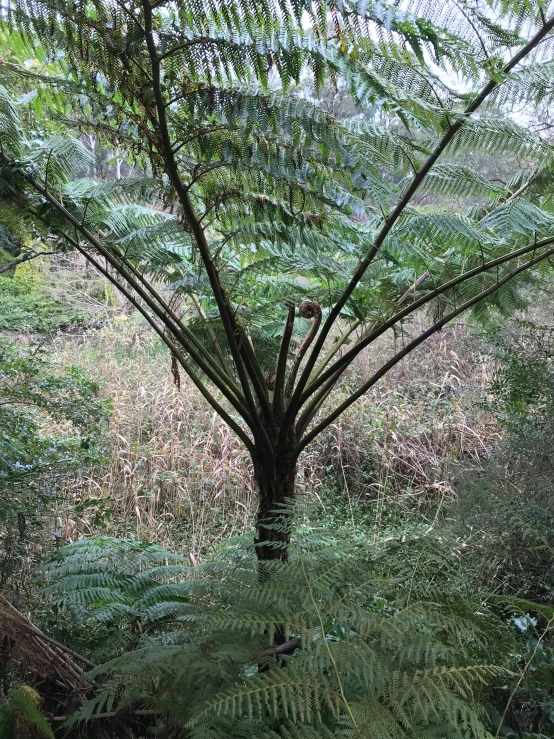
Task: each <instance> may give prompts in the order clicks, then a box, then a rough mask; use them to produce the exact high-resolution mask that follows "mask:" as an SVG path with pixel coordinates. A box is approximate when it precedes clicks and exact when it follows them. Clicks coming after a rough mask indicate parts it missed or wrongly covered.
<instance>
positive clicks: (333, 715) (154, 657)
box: [46, 528, 525, 739]
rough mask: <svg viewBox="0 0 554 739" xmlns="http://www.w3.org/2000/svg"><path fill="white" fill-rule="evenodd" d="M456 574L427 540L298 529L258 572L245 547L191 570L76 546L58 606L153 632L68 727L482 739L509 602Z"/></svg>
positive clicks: (97, 544) (271, 736)
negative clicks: (101, 718) (133, 611)
mask: <svg viewBox="0 0 554 739" xmlns="http://www.w3.org/2000/svg"><path fill="white" fill-rule="evenodd" d="M151 555H153V556H151ZM164 556H165V557H167V564H160V562H161V560H162V559H163V558H164ZM148 560H151V561H150V563H148ZM133 561H134V564H133ZM120 565H121V567H120ZM459 565H460V553H459V552H458V551H457V550H456V547H455V546H453V545H452V544H451V543H449V542H447V541H444V540H441V539H438V538H434V537H433V536H431V535H429V534H427V535H425V534H421V535H419V536H418V535H412V536H410V537H409V538H406V537H401V538H396V537H389V538H388V539H386V540H383V541H378V542H375V543H372V542H370V541H368V539H367V538H365V537H363V536H356V537H352V538H350V539H349V540H345V539H339V538H336V537H330V536H327V535H322V534H320V533H319V532H317V531H314V530H312V529H309V528H304V529H302V530H298V531H296V532H295V535H294V540H293V544H292V547H291V551H290V557H289V562H288V563H283V562H264V563H262V564H260V563H258V562H257V560H256V558H255V555H254V549H253V545H252V544H251V543H250V540H248V539H246V538H244V539H240V540H236V541H233V542H231V544H230V545H228V546H226V547H225V548H224V549H222V551H221V552H220V553H218V554H217V555H216V556H214V557H213V558H212V559H211V560H210V561H208V562H206V563H205V564H202V565H199V566H196V567H187V566H186V565H185V564H184V563H183V562H179V561H178V558H177V557H176V556H175V555H170V554H168V553H166V554H164V553H162V552H161V550H159V549H158V548H157V547H151V545H141V544H137V543H136V542H134V543H132V542H128V541H123V540H116V539H104V538H96V539H89V540H87V541H84V542H78V543H76V544H72V545H70V546H69V547H65V548H64V549H62V550H61V551H60V553H59V554H58V555H57V557H56V558H55V559H54V560H53V561H52V562H51V563H49V564H47V565H46V575H47V577H48V578H49V579H50V584H49V586H48V592H49V593H51V594H52V596H53V597H54V598H55V600H56V602H58V603H63V604H64V605H65V606H68V605H70V606H71V605H72V606H73V607H74V608H78V609H80V613H81V616H85V617H86V619H88V622H89V623H93V622H94V621H95V620H97V619H100V620H102V621H103V622H104V623H106V620H107V619H110V618H111V619H112V621H111V625H112V627H114V628H115V627H117V625H118V624H119V619H120V618H121V613H122V612H125V613H127V609H128V608H129V603H130V602H133V603H134V604H135V607H136V608H138V607H139V604H140V608H141V609H143V610H142V615H141V618H142V620H143V621H144V623H145V624H148V622H149V620H150V622H151V623H154V622H155V623H156V628H155V629H150V630H149V629H148V628H145V629H144V632H143V633H142V635H141V638H140V639H139V640H138V641H137V642H135V644H134V645H133V646H135V647H136V648H135V649H134V650H133V651H129V652H127V653H125V654H123V655H121V656H119V657H116V658H115V659H112V660H111V661H109V662H107V663H106V664H103V665H101V666H100V667H98V668H96V669H95V670H94V671H93V672H92V673H91V676H92V677H94V679H95V680H96V681H97V683H98V685H99V688H98V691H97V692H96V694H95V696H94V697H93V698H92V699H91V700H89V701H88V702H87V703H86V704H85V705H84V706H83V707H82V708H81V709H80V710H79V711H78V712H77V713H76V714H75V715H74V716H73V717H72V718H71V719H70V723H78V722H80V721H87V720H94V716H95V715H97V714H99V713H102V712H110V711H112V712H113V711H117V710H119V709H123V708H125V709H127V710H129V711H133V710H135V709H137V707H140V709H141V710H143V711H144V710H145V709H146V710H147V711H152V715H153V716H154V718H152V721H154V722H158V723H159V724H160V726H161V725H164V726H165V725H166V723H167V724H169V725H171V726H175V727H181V729H182V730H183V731H185V733H184V734H183V735H186V736H187V737H193V738H194V739H206V738H207V737H210V739H211V738H212V737H213V738H214V739H215V737H259V738H260V739H262V738H263V739H277V738H278V737H279V738H280V739H301V738H302V739H304V738H305V739H309V738H311V737H316V736H317V737H337V738H339V737H340V738H341V739H346V738H347V737H372V738H374V737H378V738H382V739H401V738H402V737H406V738H407V737H421V738H423V737H436V738H437V739H439V737H440V738H441V739H445V738H450V737H452V738H453V739H454V738H456V739H457V738H458V737H459V738H460V739H461V737H472V739H478V738H479V737H483V739H485V737H489V736H490V734H489V733H488V729H487V726H488V719H487V715H486V712H485V710H484V708H483V706H482V703H481V698H482V695H483V692H484V691H485V690H486V688H487V686H488V685H490V684H491V683H494V682H495V680H496V679H497V678H499V677H502V678H503V679H506V678H507V677H508V676H509V672H510V670H509V668H510V665H509V664H508V661H507V656H506V655H507V654H509V652H510V650H511V648H512V647H514V643H513V636H512V632H511V631H510V628H509V625H508V623H509V618H508V616H509V613H510V609H511V608H513V607H512V606H508V605H507V604H506V603H504V602H500V601H498V600H495V599H494V598H492V597H491V598H487V597H486V596H485V595H483V594H482V593H476V592H472V591H471V589H470V587H469V586H468V585H467V583H466V582H464V579H463V577H462V574H461V569H460V566H459ZM164 569H166V571H165V572H164ZM519 607H521V608H524V607H525V604H523V603H520V604H519ZM514 608H515V606H514ZM156 618H157V619H158V620H157V621H156V620H155V619H156ZM279 644H281V646H280V647H279V646H277V648H276V647H275V645H279ZM91 717H92V719H91ZM143 728H144V727H143ZM144 731H146V728H144ZM141 736H142V734H141Z"/></svg>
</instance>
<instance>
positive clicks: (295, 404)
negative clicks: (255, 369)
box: [287, 16, 554, 421]
mask: <svg viewBox="0 0 554 739" xmlns="http://www.w3.org/2000/svg"><path fill="white" fill-rule="evenodd" d="M553 28H554V16H553V17H552V18H550V20H549V21H548V22H547V23H545V24H544V25H543V26H542V28H541V29H540V30H539V31H537V33H536V34H535V36H533V38H532V39H531V40H530V41H529V42H528V43H527V44H526V45H525V46H524V47H523V48H522V49H520V51H519V52H518V53H517V54H515V55H514V56H513V57H512V59H511V60H510V61H509V62H508V63H507V64H506V65H505V67H504V69H503V73H504V74H509V72H511V70H512V69H514V67H516V66H517V65H518V64H519V62H520V61H522V60H523V59H525V57H526V56H527V55H528V54H529V53H531V51H533V49H534V48H535V47H536V46H537V45H538V44H540V42H541V41H542V40H543V39H544V38H545V36H546V35H547V34H548V33H550V31H551V30H552V29H553ZM498 86H499V83H498V82H497V81H496V80H490V81H489V82H488V83H487V84H486V85H485V86H484V87H483V89H482V90H481V92H480V93H479V94H478V95H477V96H476V97H475V98H474V100H473V101H472V102H471V103H470V104H469V105H468V106H467V107H466V109H465V110H464V112H463V113H462V114H461V115H460V116H459V117H458V118H457V120H455V121H452V122H451V123H450V124H449V126H448V128H447V130H446V131H445V133H444V134H443V136H442V138H441V140H440V141H439V143H438V144H437V146H436V147H435V149H434V151H433V152H432V154H431V155H430V156H429V157H428V158H427V160H426V161H425V163H424V164H423V165H422V167H421V169H420V170H419V171H418V173H417V175H415V176H414V178H413V179H412V181H411V183H410V184H409V185H408V187H407V188H406V191H405V192H404V194H403V195H402V197H401V199H400V201H399V202H398V204H397V205H396V207H395V208H394V210H393V211H392V213H391V214H390V215H389V217H388V220H387V221H386V222H385V224H384V225H383V227H382V228H381V230H380V232H379V233H378V235H377V237H376V239H375V241H374V243H373V246H372V247H371V248H370V250H369V251H368V253H367V254H366V256H365V257H364V258H363V259H362V261H361V262H360V265H359V266H358V269H357V270H356V272H355V273H354V275H353V276H352V278H351V280H350V282H349V283H348V285H347V286H346V288H345V289H344V291H343V293H342V295H341V297H340V298H339V299H338V301H337V302H336V303H335V305H334V306H333V308H332V310H331V311H330V312H329V315H328V317H327V319H326V321H325V323H324V325H323V327H322V329H321V331H320V334H319V336H318V338H317V341H316V342H315V344H314V347H313V349H312V351H311V352H310V356H309V358H308V361H307V362H306V366H305V367H304V371H303V373H302V375H301V377H300V380H299V381H298V384H297V386H296V389H295V391H294V394H293V396H292V398H291V403H290V406H289V409H288V411H287V413H288V419H287V420H289V421H290V420H292V418H294V416H295V414H296V413H297V411H298V408H299V401H300V398H301V397H302V393H303V391H304V388H305V387H306V384H307V382H308V380H309V377H310V375H311V373H312V370H313V368H314V366H315V363H316V361H317V358H318V356H319V354H320V352H321V350H322V348H323V345H324V343H325V340H326V338H327V336H328V334H329V332H330V330H331V328H332V326H333V324H334V323H335V321H336V320H337V318H338V317H339V315H340V313H341V311H342V309H343V308H344V306H345V305H346V303H347V301H348V299H349V298H350V296H351V295H352V293H353V292H354V290H355V289H356V286H357V285H358V283H359V282H360V280H361V279H362V277H363V276H364V274H365V272H366V270H367V269H368V267H369V266H370V264H371V263H372V261H373V259H374V257H375V255H376V254H377V252H378V251H379V248H380V247H381V245H382V244H383V242H384V241H385V239H386V237H387V236H388V234H389V233H390V231H391V229H392V227H393V226H394V224H395V223H396V221H397V220H398V219H399V218H400V216H401V215H402V213H403V212H404V209H405V208H406V206H407V205H408V204H409V202H410V201H411V199H412V197H413V195H414V194H415V193H416V191H417V190H418V189H419V187H420V186H421V184H422V182H423V180H424V179H425V177H426V176H427V174H428V173H429V172H430V170H431V169H432V167H433V166H434V164H435V163H436V162H437V160H438V159H439V157H440V156H441V155H442V154H443V152H444V151H445V149H446V148H447V146H448V144H449V143H450V142H451V141H452V139H453V138H454V136H455V135H456V134H457V133H458V131H459V130H460V129H461V128H462V127H463V125H464V123H465V122H466V121H467V120H468V119H469V117H470V116H471V115H472V114H473V113H474V112H475V111H476V110H477V109H478V108H479V107H480V106H481V105H482V103H483V102H484V101H485V100H486V99H487V98H488V97H489V96H490V95H491V93H492V92H493V91H494V90H495V89H496V88H497V87H498Z"/></svg>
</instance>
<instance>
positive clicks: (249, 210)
mask: <svg viewBox="0 0 554 739" xmlns="http://www.w3.org/2000/svg"><path fill="white" fill-rule="evenodd" d="M553 10H554V7H553V6H552V3H550V2H548V3H540V4H538V3H534V2H531V1H530V0H510V2H507V1H506V0H490V1H488V2H486V3H484V2H483V3H481V2H478V3H473V4H469V5H468V4H467V3H460V2H458V1H457V0H446V2H442V3H436V2H431V1H430V0H413V1H409V2H406V3H402V4H401V6H399V4H398V3H396V2H382V1H381V0H379V2H361V3H358V2H345V1H343V0H341V2H339V3H337V2H333V3H331V2H325V1H322V2H319V3H312V2H309V3H308V2H304V0H298V1H296V0H295V1H294V2H291V3H290V4H289V5H286V7H285V6H283V4H282V3H277V2H274V1H273V0H264V1H263V2H259V1H258V0H256V1H255V2H253V1H251V0H244V1H241V2H240V3H239V4H237V3H236V2H231V3H223V4H221V3H216V2H212V1H211V0H210V2H209V3H208V4H207V5H206V4H201V3H199V2H197V0H191V1H190V2H182V3H179V4H178V6H173V5H172V4H171V3H167V2H165V0H161V1H160V2H157V3H151V2H147V0H102V1H101V2H95V3H93V4H91V3H87V2H82V1H81V0H79V1H78V2H76V3H72V4H68V3H67V2H66V1H65V0H32V1H31V0H29V1H28V0H8V2H7V4H6V7H5V9H4V10H3V11H2V14H1V16H0V39H1V41H0V43H1V44H2V47H5V48H8V47H9V49H10V58H9V60H2V62H0V67H1V69H2V80H3V85H4V86H5V87H3V88H2V89H1V91H0V144H1V147H2V149H1V153H0V193H1V200H0V224H2V225H4V226H6V227H8V228H9V229H13V228H15V227H16V226H17V228H22V226H24V227H25V228H27V229H28V230H30V231H32V232H33V233H35V234H36V236H37V238H41V239H42V240H45V241H47V242H48V243H49V244H54V246H55V247H56V248H71V249H75V250H77V251H78V252H79V253H80V254H82V255H83V256H84V257H85V258H86V259H88V260H89V262H90V263H92V264H93V265H94V267H95V268H96V269H98V270H99V271H100V272H101V274H102V275H104V277H105V278H106V279H108V280H110V281H111V282H113V283H115V284H116V286H117V287H118V289H119V290H120V291H121V293H122V294H123V295H124V296H125V297H127V298H128V300H130V301H131V303H132V305H133V306H134V308H135V309H136V310H137V311H139V313H140V314H141V315H142V316H143V317H144V318H145V320H147V321H148V322H149V324H150V325H151V327H152V328H153V330H154V331H155V332H156V333H157V335H158V336H159V338H160V340H161V341H162V342H164V344H165V345H166V346H167V348H168V350H169V351H170V353H171V356H172V358H173V359H172V361H173V362H177V363H178V364H180V366H181V367H182V368H183V370H184V371H185V372H186V373H187V374H188V375H189V377H190V378H191V381H192V382H193V383H194V384H195V386H196V387H197V388H198V390H199V391H200V392H201V394H202V395H203V397H204V398H205V399H206V401H207V402H208V403H210V404H211V406H212V408H213V409H214V410H215V411H216V412H217V413H219V414H220V415H221V417H222V418H223V419H224V420H225V421H226V422H227V423H228V424H229V426H230V427H231V428H232V429H233V431H234V432H235V433H236V434H237V435H238V436H239V438H240V439H241V440H242V442H243V443H244V444H245V446H246V447H247V449H248V451H249V453H250V455H251V457H252V461H253V466H254V471H255V476H256V481H257V485H258V489H259V495H260V507H259V512H258V519H259V526H258V535H257V540H258V543H259V546H258V549H257V551H258V555H259V557H260V559H261V560H265V559H268V558H270V559H271V558H286V556H287V541H288V534H287V532H286V530H279V531H277V530H276V529H274V528H273V527H272V513H271V512H272V511H274V510H276V508H277V507H278V506H279V504H281V503H283V501H284V500H285V499H286V498H288V497H289V496H291V495H292V494H293V493H294V480H295V471H296V461H297V459H298V456H299V454H301V453H302V451H303V450H304V448H305V447H306V446H307V445H308V444H309V443H310V441H311V440H312V439H313V438H314V437H315V436H316V435H317V434H319V433H320V432H322V431H323V430H325V429H326V428H328V426H329V425H330V424H331V423H333V421H334V420H335V419H336V418H337V417H338V416H339V415H340V414H341V413H342V412H343V411H344V410H345V409H346V408H348V407H349V405H351V404H352V403H354V402H355V401H356V400H357V398H359V397H360V396H361V395H362V394H363V393H364V392H366V391H367V390H368V389H369V388H371V387H372V386H373V385H374V384H375V383H376V382H377V381H378V380H379V379H380V378H381V377H382V376H383V375H384V374H385V373H386V372H387V371H388V369H390V368H391V367H393V366H394V365H395V364H396V363H397V362H398V361H400V360H401V359H402V358H403V357H405V356H406V355H407V354H408V353H409V352H410V351H411V350H412V349H413V348H415V347H416V346H418V345H419V343H421V342H422V341H424V340H426V338H428V337H429V336H431V335H432V334H433V333H435V332H436V331H438V330H440V329H441V328H442V326H443V325H446V323H448V321H449V320H453V319H454V318H457V317H458V316H460V315H462V314H463V313H464V312H466V311H470V310H473V315H474V316H477V317H479V316H481V317H482V316H483V314H484V313H485V311H487V310H488V311H501V312H503V313H505V312H507V311H509V310H510V309H511V308H513V307H516V306H518V305H520V300H521V292H520V291H518V288H517V286H518V285H521V284H522V282H521V281H522V280H524V279H525V278H526V279H527V281H528V282H529V283H531V282H533V281H536V280H538V279H540V278H542V276H543V275H544V274H545V272H547V271H548V269H549V261H548V260H549V257H551V256H552V254H553V253H554V252H553V249H554V246H553V244H554V226H553V223H552V216H551V212H550V211H551V206H552V187H551V177H550V175H549V173H550V172H551V169H552V160H551V149H550V147H549V145H548V144H547V143H546V142H545V141H544V140H543V139H541V138H540V137H539V136H537V135H535V134H534V133H533V132H532V131H531V130H530V129H529V127H528V126H526V125H524V123H523V121H522V120H518V121H516V120H515V118H512V117H510V115H511V112H512V110H513V109H514V108H515V107H517V105H518V102H520V103H521V104H524V105H528V106H536V105H538V104H541V105H546V104H548V101H549V100H550V98H551V93H552V89H551V87H549V86H548V83H547V80H548V73H549V69H550V65H551V63H552V58H551V57H552V41H553V36H552V33H553V29H554V16H553V15H552V13H553ZM445 73H446V74H445ZM454 75H458V77H459V81H460V84H457V85H456V87H455V88H454V86H453V85H451V84H449V83H448V79H452V78H453V76H454ZM326 85H327V89H330V86H332V85H337V87H340V89H341V91H342V92H343V93H344V94H345V95H348V96H349V100H350V106H349V114H348V115H349V118H346V119H344V120H338V119H337V118H335V117H333V116H332V115H330V114H329V113H328V112H327V111H326V110H325V109H324V104H323V93H322V91H323V90H324V89H325V86H326ZM532 109H534V108H530V110H529V115H528V116H527V118H529V117H532ZM46 111H48V113H49V115H48V119H47V120H46V116H45V112H46ZM353 111H354V112H353ZM23 122H24V123H23ZM83 133H87V134H91V135H93V136H95V137H96V139H97V140H98V142H99V145H100V146H110V147H117V148H118V150H119V151H121V152H122V156H124V157H126V158H127V160H128V161H129V162H133V163H134V165H136V167H137V170H138V171H139V172H140V176H139V177H138V178H137V179H136V180H130V181H122V182H119V183H117V184H112V183H109V184H106V183H99V182H95V181H94V179H95V178H94V177H91V174H93V170H92V165H89V164H88V160H89V153H88V152H87V151H86V150H85V149H84V147H83V146H82V145H81V143H80V140H79V137H80V135H81V134H83ZM482 154H485V155H488V156H490V155H492V156H499V155H500V154H502V155H504V154H505V155H507V156H508V155H509V156H510V157H512V158H513V160H514V162H515V160H516V158H519V160H521V161H519V162H517V163H516V164H515V165H514V168H515V169H517V172H514V176H511V177H509V178H508V180H509V181H508V182H500V183H499V182H496V181H493V179H492V178H491V177H486V176H485V175H484V174H483V173H482V172H480V171H477V170H476V169H475V168H472V167H471V166H469V164H468V162H467V161H465V158H467V156H468V155H470V156H471V157H477V156H479V155H482ZM85 168H89V171H88V172H86V171H85ZM83 175H86V176H83ZM526 177H527V178H528V179H526ZM419 196H421V198H424V197H425V198H426V197H428V198H433V199H434V202H431V207H428V206H426V205H425V201H424V200H419ZM335 265H336V266H335ZM423 308H428V309H429V310H428V313H427V316H428V317H429V320H430V324H429V327H428V329H427V330H426V331H425V332H424V333H422V334H421V335H419V336H417V337H415V338H414V339H413V341H411V342H409V344H407V345H406V346H405V347H404V348H403V349H402V350H400V351H398V352H397V354H395V355H394V356H392V357H390V358H388V359H385V360H384V361H383V363H382V364H381V366H380V367H379V368H378V369H377V371H376V372H375V374H374V375H373V376H371V377H368V378H365V379H363V380H362V382H361V383H360V384H359V385H357V386H356V387H354V386H351V388H350V390H349V395H348V397H347V398H345V399H342V400H339V401H335V400H334V396H333V394H332V390H333V387H334V386H335V385H336V383H337V382H340V381H341V378H343V376H344V373H345V372H347V370H348V368H349V366H350V365H351V363H352V362H353V361H354V359H355V358H356V357H357V356H358V355H359V353H360V352H361V351H363V350H364V349H365V348H366V347H367V346H369V345H371V344H372V343H373V342H374V341H375V340H377V339H378V337H379V336H381V335H382V333H384V332H385V331H387V330H389V329H394V327H395V326H398V325H399V323H400V322H403V323H405V322H406V321H407V320H409V319H410V318H411V317H412V315H413V314H414V313H415V312H416V311H417V310H418V309H423ZM304 321H307V323H305V322H304ZM278 326H280V330H278V329H277V327H278ZM348 342H350V343H348ZM216 390H217V392H215V391H216ZM325 408H328V409H329V410H328V411H325Z"/></svg>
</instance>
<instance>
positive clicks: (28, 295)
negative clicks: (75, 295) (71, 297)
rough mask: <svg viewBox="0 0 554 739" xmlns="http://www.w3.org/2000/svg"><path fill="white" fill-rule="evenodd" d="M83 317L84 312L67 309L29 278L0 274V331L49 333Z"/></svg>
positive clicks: (84, 316) (62, 303) (60, 301)
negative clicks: (73, 311)
mask: <svg viewBox="0 0 554 739" xmlns="http://www.w3.org/2000/svg"><path fill="white" fill-rule="evenodd" d="M84 318H86V313H85V312H83V311H82V310H81V311H77V312H75V313H72V312H71V309H70V310H69V311H68V306H67V305H65V303H64V302H63V301H62V300H55V299H53V298H52V296H51V295H50V294H49V293H48V292H46V291H45V290H44V289H43V288H42V286H41V284H40V283H39V284H37V282H36V281H35V280H34V279H33V278H32V277H28V276H23V277H19V278H15V277H8V276H6V275H4V276H1V277H0V330H4V331H6V330H9V331H33V332H41V333H42V332H44V333H53V332H55V331H57V330H58V329H59V328H60V326H66V325H67V324H71V323H81V322H82V321H83V320H84Z"/></svg>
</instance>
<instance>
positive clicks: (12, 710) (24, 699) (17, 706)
mask: <svg viewBox="0 0 554 739" xmlns="http://www.w3.org/2000/svg"><path fill="white" fill-rule="evenodd" d="M30 731H33V732H34V733H32V734H30V733H29V732H30ZM0 736H1V737H2V739H22V738H23V737H27V736H33V737H35V736H38V737H40V738H41V739H54V734H53V733H52V729H51V728H50V725H49V723H48V721H47V720H46V718H45V717H44V716H43V714H42V713H41V711H40V708H39V696H38V694H37V693H36V692H35V691H34V690H33V689H32V688H30V687H29V686H27V685H19V686H17V687H15V688H14V689H13V691H12V694H11V696H10V697H9V698H8V699H7V700H5V701H4V702H3V703H1V704H0Z"/></svg>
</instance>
